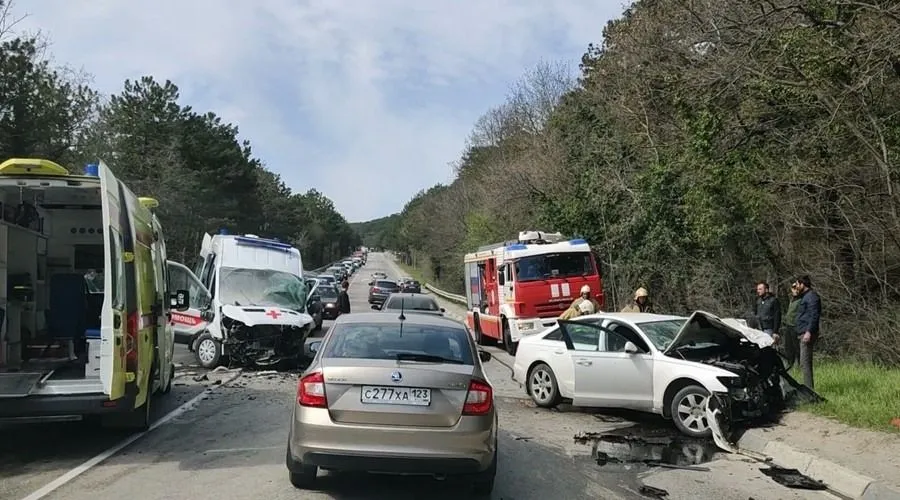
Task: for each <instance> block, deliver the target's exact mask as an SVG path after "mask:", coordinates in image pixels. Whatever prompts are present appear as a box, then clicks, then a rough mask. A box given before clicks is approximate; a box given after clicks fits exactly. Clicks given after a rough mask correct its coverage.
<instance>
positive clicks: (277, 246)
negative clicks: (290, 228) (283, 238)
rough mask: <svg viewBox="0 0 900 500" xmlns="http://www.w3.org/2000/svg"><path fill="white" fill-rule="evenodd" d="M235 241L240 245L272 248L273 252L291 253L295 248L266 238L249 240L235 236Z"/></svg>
mask: <svg viewBox="0 0 900 500" xmlns="http://www.w3.org/2000/svg"><path fill="white" fill-rule="evenodd" d="M234 239H235V241H237V243H238V244H239V245H249V246H254V247H263V248H271V249H273V250H281V251H282V252H290V251H291V250H292V249H293V248H294V247H292V246H291V245H289V244H287V243H282V242H280V241H275V240H267V239H264V238H248V237H246V236H235V237H234Z"/></svg>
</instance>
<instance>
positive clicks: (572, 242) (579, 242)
mask: <svg viewBox="0 0 900 500" xmlns="http://www.w3.org/2000/svg"><path fill="white" fill-rule="evenodd" d="M569 244H570V245H587V240H583V239H581V238H578V239H576V240H569Z"/></svg>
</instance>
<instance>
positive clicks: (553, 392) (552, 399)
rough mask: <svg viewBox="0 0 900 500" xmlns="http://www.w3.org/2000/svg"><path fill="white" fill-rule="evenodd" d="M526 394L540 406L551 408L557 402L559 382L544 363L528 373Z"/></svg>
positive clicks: (558, 398) (558, 399)
mask: <svg viewBox="0 0 900 500" xmlns="http://www.w3.org/2000/svg"><path fill="white" fill-rule="evenodd" d="M528 395H529V396H531V399H532V400H533V401H534V402H535V404H537V405H538V406H540V407H543V408H552V407H554V406H556V405H558V404H559V401H560V399H562V398H561V397H560V395H559V384H558V383H557V382H556V375H554V374H553V370H552V369H551V368H550V367H549V366H547V365H546V364H544V363H540V364H538V365H536V366H535V367H534V368H532V369H531V373H529V374H528Z"/></svg>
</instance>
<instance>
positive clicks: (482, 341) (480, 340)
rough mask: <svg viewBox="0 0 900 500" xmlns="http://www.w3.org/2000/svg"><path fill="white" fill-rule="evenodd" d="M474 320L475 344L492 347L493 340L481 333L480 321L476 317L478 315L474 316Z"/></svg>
mask: <svg viewBox="0 0 900 500" xmlns="http://www.w3.org/2000/svg"><path fill="white" fill-rule="evenodd" d="M474 319H475V321H474V322H473V323H474V324H475V343H476V344H478V345H485V346H487V345H493V344H494V342H493V340H494V339H493V338H491V337H489V336H487V335H485V334H484V332H483V331H481V319H480V318H479V317H478V314H476V315H475V317H474Z"/></svg>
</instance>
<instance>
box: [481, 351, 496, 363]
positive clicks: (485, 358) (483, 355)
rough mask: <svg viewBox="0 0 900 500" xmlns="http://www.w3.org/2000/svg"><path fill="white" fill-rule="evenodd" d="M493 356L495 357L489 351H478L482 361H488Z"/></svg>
mask: <svg viewBox="0 0 900 500" xmlns="http://www.w3.org/2000/svg"><path fill="white" fill-rule="evenodd" d="M491 358H493V356H491V353H489V352H487V351H478V359H480V360H481V362H482V363H487V362H488V361H490V360H491Z"/></svg>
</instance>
